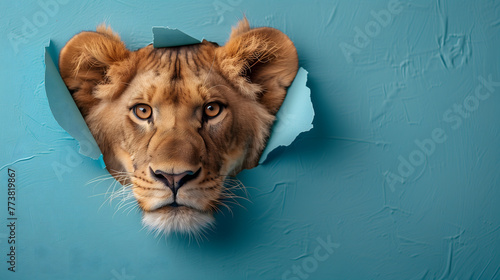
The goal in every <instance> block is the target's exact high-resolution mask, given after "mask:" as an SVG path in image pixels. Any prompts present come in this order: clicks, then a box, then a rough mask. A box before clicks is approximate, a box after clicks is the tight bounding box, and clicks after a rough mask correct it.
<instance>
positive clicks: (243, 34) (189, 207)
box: [59, 19, 298, 234]
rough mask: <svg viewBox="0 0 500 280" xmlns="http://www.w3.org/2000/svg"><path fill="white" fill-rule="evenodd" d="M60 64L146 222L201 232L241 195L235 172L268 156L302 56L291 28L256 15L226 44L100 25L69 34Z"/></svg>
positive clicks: (111, 165)
mask: <svg viewBox="0 0 500 280" xmlns="http://www.w3.org/2000/svg"><path fill="white" fill-rule="evenodd" d="M59 69H60V72H61V77H62V78H63V80H64V82H65V84H66V86H67V87H68V89H69V90H70V92H71V94H72V97H73V99H74V100H75V103H76V105H77V106H78V108H79V110H80V112H81V113H82V115H83V117H84V119H85V122H86V123H87V125H88V126H89V129H90V132H91V133H92V134H93V136H94V138H95V139H96V142H97V144H98V145H99V148H100V149H101V151H102V153H103V157H104V162H105V163H106V167H107V169H108V171H109V172H110V174H111V175H112V176H114V178H115V179H116V180H117V181H118V182H120V183H121V184H122V185H123V187H124V188H125V189H126V191H131V192H132V193H133V197H134V198H135V199H136V201H137V205H138V206H139V207H140V209H141V210H142V211H143V224H144V226H145V227H147V228H149V229H151V230H152V231H156V232H158V233H167V234H169V233H172V232H180V233H189V234H197V233H200V232H203V231H204V230H206V229H208V228H210V227H211V226H212V225H213V224H214V222H215V220H214V216H213V215H214V213H215V212H216V211H218V210H219V208H220V207H221V206H226V204H225V202H226V200H227V199H234V198H235V196H236V195H235V194H234V193H233V189H235V188H238V187H240V186H239V184H237V183H236V184H235V183H234V182H235V181H234V180H228V178H229V176H233V175H235V174H237V173H238V172H239V171H241V170H242V169H245V168H253V167H255V166H256V165H257V164H258V161H259V157H260V155H261V153H262V151H263V149H264V147H265V145H266V141H267V139H268V137H269V133H270V130H271V127H272V124H273V122H274V119H275V115H276V113H277V112H278V110H279V108H280V106H281V104H282V103H283V100H284V98H285V95H286V91H287V88H288V87H289V86H290V84H291V83H292V81H293V79H294V77H295V75H296V73H297V70H298V57H297V51H296V49H295V47H294V45H293V43H292V42H291V40H290V39H289V38H288V37H287V36H286V35H285V34H283V33H282V32H281V31H279V30H276V29H273V28H269V27H260V28H250V25H249V23H248V21H247V20H246V19H243V20H242V21H241V22H240V23H239V24H238V26H237V27H235V28H233V30H232V32H231V36H230V38H229V40H228V42H227V43H226V44H225V45H224V46H219V45H218V44H215V43H211V42H208V41H205V40H204V41H203V42H202V43H199V44H194V45H189V46H179V47H169V48H154V47H153V46H152V45H149V46H146V47H144V48H141V49H139V50H136V51H130V50H128V49H127V48H126V46H125V44H124V43H123V42H122V41H121V40H120V38H119V36H118V35H117V34H115V33H114V32H113V31H112V30H111V29H110V28H109V27H106V26H99V27H98V28H97V32H90V31H85V32H81V33H79V34H77V35H75V36H74V37H73V38H72V39H71V40H70V41H68V43H67V44H66V45H65V46H64V48H63V49H62V50H61V54H60V57H59ZM232 185H236V186H233V187H231V186H232Z"/></svg>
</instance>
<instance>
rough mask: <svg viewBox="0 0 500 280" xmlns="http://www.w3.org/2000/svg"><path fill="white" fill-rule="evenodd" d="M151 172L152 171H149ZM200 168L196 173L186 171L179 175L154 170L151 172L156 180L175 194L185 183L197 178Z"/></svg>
mask: <svg viewBox="0 0 500 280" xmlns="http://www.w3.org/2000/svg"><path fill="white" fill-rule="evenodd" d="M151 171H153V170H151ZM200 171H201V168H200V169H198V171H191V170H187V171H184V172H181V173H168V172H165V171H163V170H156V171H154V172H152V173H153V174H154V175H155V177H156V178H157V179H159V180H160V181H162V182H163V183H164V184H165V185H167V187H169V188H170V189H171V190H172V192H173V193H174V194H175V193H177V190H178V189H179V188H180V187H182V186H183V185H184V184H185V183H186V182H188V181H191V180H193V179H195V178H196V177H198V175H199V174H200Z"/></svg>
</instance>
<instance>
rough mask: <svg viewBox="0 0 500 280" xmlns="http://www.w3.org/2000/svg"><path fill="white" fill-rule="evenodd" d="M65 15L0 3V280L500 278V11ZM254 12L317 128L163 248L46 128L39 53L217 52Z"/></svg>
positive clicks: (323, 6)
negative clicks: (235, 198) (172, 41)
mask: <svg viewBox="0 0 500 280" xmlns="http://www.w3.org/2000/svg"><path fill="white" fill-rule="evenodd" d="M39 2H41V3H48V2H53V1H50V0H41V1H39ZM65 2H69V1H60V4H58V9H57V11H55V9H53V10H52V11H50V10H49V11H45V10H44V9H43V7H42V6H40V5H39V4H38V3H37V1H2V2H0V11H1V17H0V27H1V28H0V34H1V36H0V50H1V56H0V61H1V64H2V66H1V67H0V81H1V82H0V89H1V90H0V94H1V95H0V100H1V104H2V105H3V106H2V110H0V118H1V119H2V122H1V123H2V125H1V133H0V143H1V144H0V168H2V169H1V170H0V172H1V173H0V278H1V279H116V280H121V279H293V280H297V279H306V277H307V279H500V253H499V251H500V238H499V237H500V203H499V200H500V149H499V143H500V127H499V121H500V114H499V112H498V108H499V105H500V86H497V85H495V86H494V87H490V89H491V92H490V91H489V90H488V89H487V88H486V87H484V86H483V84H482V83H481V80H480V79H481V77H484V78H485V79H486V80H488V77H489V76H490V75H491V79H492V80H493V81H500V71H499V70H500V68H499V66H498V65H499V64H500V52H499V50H500V36H499V35H500V2H499V1H493V0H478V1H472V0H469V1H464V0H462V1H458V0H457V1H451V0H448V1H445V0H441V1H439V0H421V1H416V0H414V1H410V2H406V1H405V2H402V4H401V9H402V10H400V11H399V10H398V11H399V12H397V13H390V15H391V20H390V22H389V21H387V22H384V21H383V18H382V24H380V23H376V21H375V17H374V15H375V16H376V15H377V14H378V15H381V14H384V12H382V13H380V11H389V10H390V8H391V7H390V5H389V3H390V2H391V1H390V0H372V1H366V0H349V1H347V0H342V1H340V0H339V1H293V2H292V1H286V2H285V1H242V0H217V1H191V0H189V1H150V2H144V3H142V2H140V1H128V0H119V1H118V0H117V1H71V2H70V3H65ZM392 10H393V11H394V9H392ZM243 13H244V14H245V15H246V16H247V17H248V18H249V20H250V22H251V24H252V25H253V26H272V27H275V28H278V29H280V30H282V31H284V32H285V33H286V34H288V35H289V36H290V38H291V39H292V40H293V41H294V42H295V45H296V47H297V50H298V53H299V57H300V65H301V66H302V67H304V68H305V69H307V70H308V71H309V80H308V86H309V87H310V88H311V92H312V94H311V95H312V101H313V104H314V108H315V110H316V116H315V119H314V128H313V130H312V131H310V132H307V133H304V134H302V135H301V136H300V137H299V139H298V140H297V141H296V142H294V143H293V144H292V145H291V146H290V147H288V148H282V149H279V150H278V151H276V152H274V153H273V154H272V155H271V159H270V161H269V162H267V164H265V165H263V166H259V167H258V168H255V169H253V170H249V171H245V172H243V173H241V174H240V175H239V176H238V178H239V179H240V180H241V181H242V182H243V183H244V184H245V185H246V186H247V187H248V192H249V197H250V200H251V203H250V202H246V201H244V200H242V201H241V204H243V206H244V207H245V208H246V209H244V208H241V207H237V206H235V207H233V212H234V214H233V215H231V213H229V212H227V211H226V212H224V214H222V215H219V216H218V217H217V222H218V224H217V228H216V230H215V231H214V232H213V233H210V234H209V235H208V241H204V242H202V243H200V244H196V242H193V241H191V242H189V240H188V239H187V238H184V237H175V236H174V237H171V238H157V237H155V236H153V235H152V234H148V232H147V231H145V230H142V228H141V224H140V213H138V212H136V211H131V212H130V213H128V212H129V211H128V210H126V209H127V208H126V207H124V208H122V209H120V210H118V209H117V206H118V203H117V202H113V203H111V204H109V203H104V201H105V200H106V196H105V195H102V194H104V193H105V192H106V190H107V189H108V186H109V185H110V184H111V182H110V181H107V182H103V183H101V184H89V185H86V183H87V182H89V181H90V180H92V179H93V178H95V177H97V176H100V175H102V174H103V170H101V169H100V168H99V166H98V164H97V163H96V161H93V160H91V159H89V158H86V157H83V156H80V155H79V154H78V153H77V143H76V141H75V140H73V139H72V138H71V137H70V136H69V135H68V134H67V133H66V132H65V131H64V130H63V129H61V128H60V127H59V126H58V124H57V123H56V122H55V120H54V118H53V117H52V114H51V112H50V109H49V106H48V103H47V99H46V96H45V90H44V84H43V83H44V64H43V61H44V46H45V45H46V44H47V43H48V41H49V39H52V40H53V42H54V44H55V47H56V49H58V50H59V49H60V48H61V47H62V46H63V45H64V44H65V42H66V41H68V40H69V38H71V36H73V35H74V34H76V33H77V32H79V31H81V30H91V29H94V28H95V27H96V26H97V25H98V24H99V23H101V22H107V23H109V24H110V25H111V26H112V27H113V28H114V29H115V30H116V31H117V32H119V33H120V35H121V36H122V39H123V40H124V41H125V42H126V44H127V46H128V47H129V48H131V49H137V48H139V47H142V46H144V45H146V44H148V43H150V42H151V38H152V34H151V27H152V26H170V27H175V28H179V29H181V30H183V31H185V32H186V33H188V34H191V35H192V36H194V37H197V36H199V37H205V38H207V39H209V40H212V41H217V42H220V43H224V42H225V40H226V39H227V37H228V35H229V32H230V27H231V25H234V24H235V23H236V22H237V20H238V19H240V18H241V17H242V14H243ZM385 15H387V14H385ZM386 19H387V18H386ZM27 22H29V23H27ZM35 23H36V24H38V25H39V26H38V27H36V29H33V28H32V29H29V28H27V27H25V26H28V25H29V24H35ZM360 32H362V33H363V34H364V35H361V33H360ZM367 33H368V34H367ZM13 36H18V37H16V38H14V37H13ZM364 36H366V37H364ZM370 36H371V37H370ZM363 37H364V38H363ZM9 38H10V39H9ZM12 38H14V39H12ZM12 40H17V41H16V42H17V43H13V42H12ZM342 49H344V51H343V50H342ZM16 50H17V52H16ZM481 87H482V88H481ZM477 88H478V89H479V91H478V93H479V94H480V95H479V97H481V99H479V98H477V97H475V95H474V94H475V90H476V89H477ZM488 93H490V95H489V96H488V95H487V94H488ZM464 102H465V107H466V108H468V109H469V111H467V109H463V108H462V109H460V108H459V107H457V106H459V105H460V104H461V106H462V107H464ZM450 110H451V111H450ZM460 110H465V111H463V112H460ZM461 114H462V115H461ZM433 131H434V132H433ZM433 133H434V134H436V135H434V136H435V139H436V140H438V141H439V142H442V143H435V142H434V143H435V144H434V148H433V149H432V144H427V146H426V149H427V154H425V156H424V157H422V155H424V153H423V152H422V151H421V150H420V149H419V147H418V146H417V144H416V143H415V141H417V143H418V141H424V139H431V137H432V136H433ZM439 134H441V135H439ZM433 141H434V140H433ZM426 143H429V141H427V142H426ZM424 150H425V148H424ZM410 165H411V166H410ZM7 168H13V169H15V170H16V174H17V179H18V181H17V200H16V216H17V217H18V220H17V222H16V225H17V227H16V257H17V263H16V272H15V273H12V272H10V271H8V270H7V267H8V264H7V263H6V260H7V256H6V254H7V253H8V251H7V250H8V246H9V245H8V244H7V240H8V236H9V232H8V230H7V226H6V225H7V224H8V223H7V220H6V219H7ZM57 170H59V171H57ZM103 203H104V204H103ZM101 206H102V207H101ZM328 240H330V241H331V242H333V243H335V244H334V245H332V247H333V249H332V250H326V249H324V248H323V247H321V244H322V242H328ZM134 277H135V278H134Z"/></svg>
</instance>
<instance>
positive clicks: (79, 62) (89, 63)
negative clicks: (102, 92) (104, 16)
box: [59, 25, 130, 91]
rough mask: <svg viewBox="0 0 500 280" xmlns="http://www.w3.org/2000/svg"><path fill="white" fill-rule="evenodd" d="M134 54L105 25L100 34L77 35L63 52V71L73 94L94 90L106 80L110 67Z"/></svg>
mask: <svg viewBox="0 0 500 280" xmlns="http://www.w3.org/2000/svg"><path fill="white" fill-rule="evenodd" d="M129 54H130V51H129V50H127V48H126V47H125V44H124V43H123V42H122V41H121V40H120V37H119V36H118V35H117V34H116V33H114V32H113V31H112V30H111V28H109V27H108V28H106V26H105V25H100V26H99V27H97V32H88V31H86V32H82V33H79V34H77V35H75V36H74V37H73V38H71V40H69V42H68V43H67V44H66V45H65V46H64V48H63V49H62V50H61V54H60V57H59V71H60V72H61V77H62V78H63V80H64V82H65V83H66V86H67V87H68V88H69V89H70V90H73V91H77V90H79V89H82V88H86V89H89V88H93V87H94V86H96V85H97V84H99V82H100V81H102V80H103V79H104V76H105V75H106V72H107V70H108V69H109V67H110V66H111V65H112V64H114V63H117V62H119V61H122V60H124V59H126V58H127V57H128V56H129Z"/></svg>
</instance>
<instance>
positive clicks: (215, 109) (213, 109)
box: [204, 102, 222, 119]
mask: <svg viewBox="0 0 500 280" xmlns="http://www.w3.org/2000/svg"><path fill="white" fill-rule="evenodd" d="M221 112H222V104H220V103H218V102H210V103H208V104H207V105H205V110H204V114H205V116H206V117H207V118H209V119H213V118H215V117H217V116H218V115H220V113H221Z"/></svg>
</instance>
